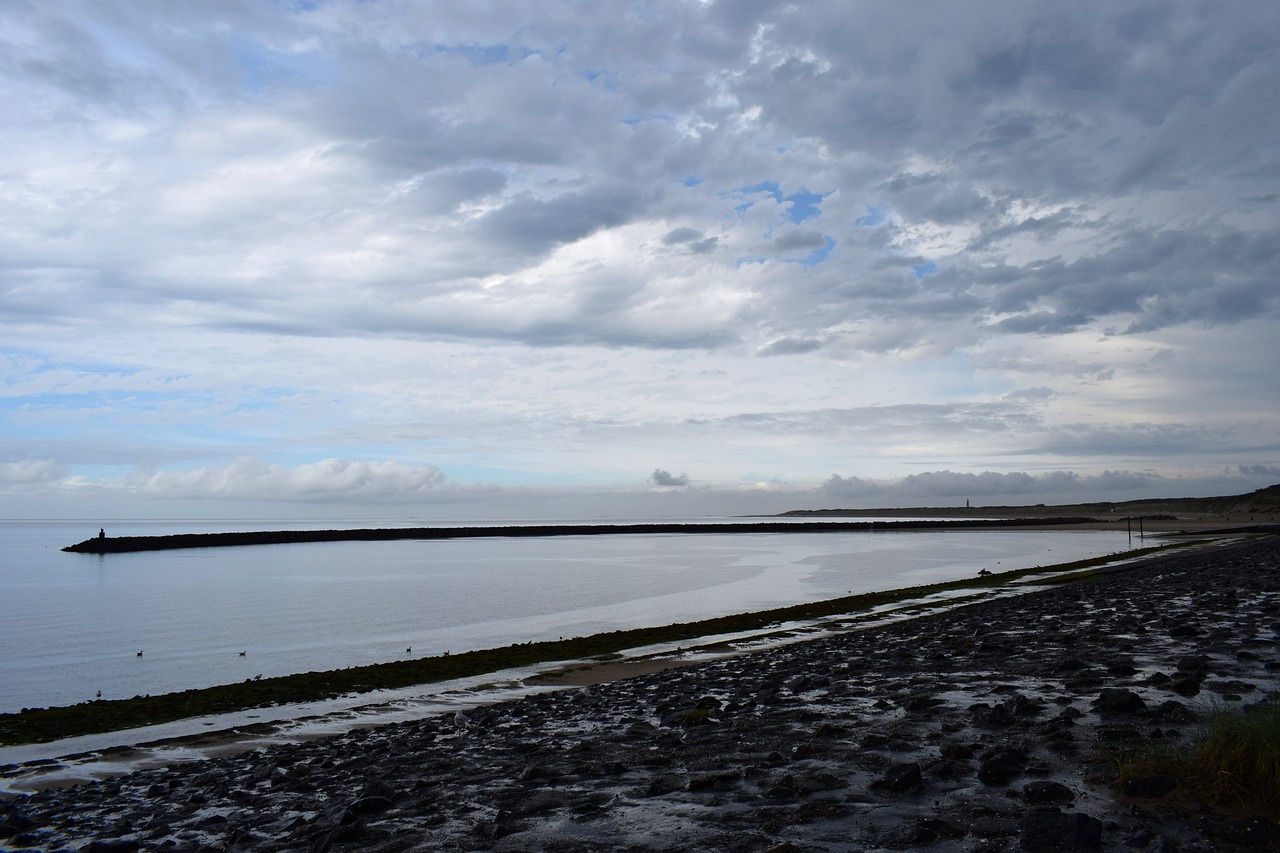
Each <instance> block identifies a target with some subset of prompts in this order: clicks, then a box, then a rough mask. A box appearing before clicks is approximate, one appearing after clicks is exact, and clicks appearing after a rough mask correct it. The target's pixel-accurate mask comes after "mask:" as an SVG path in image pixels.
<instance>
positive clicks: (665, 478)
mask: <svg viewBox="0 0 1280 853" xmlns="http://www.w3.org/2000/svg"><path fill="white" fill-rule="evenodd" d="M649 479H650V480H651V481H653V484H654V485H655V486H687V485H689V475H688V474H678V475H677V474H672V473H671V472H669V471H664V470H663V469H661V468H654V469H653V473H652V474H650V475H649Z"/></svg>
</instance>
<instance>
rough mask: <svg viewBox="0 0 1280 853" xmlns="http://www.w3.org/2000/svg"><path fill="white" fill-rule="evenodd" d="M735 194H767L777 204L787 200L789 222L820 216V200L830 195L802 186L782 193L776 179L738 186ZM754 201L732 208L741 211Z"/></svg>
mask: <svg viewBox="0 0 1280 853" xmlns="http://www.w3.org/2000/svg"><path fill="white" fill-rule="evenodd" d="M737 194H741V195H767V196H770V197H771V198H773V200H774V201H776V202H778V203H779V204H782V203H784V202H788V203H789V208H788V210H787V219H788V220H790V221H791V222H804V221H805V220H807V219H813V218H814V217H817V216H821V215H822V210H821V209H820V207H819V205H821V204H822V200H823V199H824V198H826V197H827V196H829V195H831V193H829V192H827V193H815V192H810V191H809V190H807V189H805V188H804V187H801V188H800V189H798V190H796V191H795V192H793V193H792V194H791V195H783V194H782V188H781V187H779V186H778V182H777V181H761V182H760V183H758V184H750V185H749V186H745V187H742V188H740V189H739V190H738V191H737ZM754 203H755V202H751V201H748V202H745V203H743V204H740V205H738V206H736V207H735V208H734V210H736V211H738V212H739V213H741V212H742V211H744V210H746V209H747V208H749V207H751V205H752V204H754Z"/></svg>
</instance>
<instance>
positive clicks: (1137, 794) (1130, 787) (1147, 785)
mask: <svg viewBox="0 0 1280 853" xmlns="http://www.w3.org/2000/svg"><path fill="white" fill-rule="evenodd" d="M1177 787H1178V780H1177V779H1175V778H1174V777H1173V776H1168V775H1160V776H1139V777H1137V778H1134V779H1129V780H1128V781H1126V782H1125V783H1124V795H1125V796H1126V797H1130V798H1132V799H1135V800H1151V799H1155V798H1157V797H1163V796H1164V795H1165V794H1168V793H1169V792H1171V791H1173V789H1174V788H1177Z"/></svg>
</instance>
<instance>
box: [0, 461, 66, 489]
mask: <svg viewBox="0 0 1280 853" xmlns="http://www.w3.org/2000/svg"><path fill="white" fill-rule="evenodd" d="M67 474H68V470H67V467H66V466H65V465H59V464H58V463H57V462H55V461H53V460H52V459H24V460H23V461H21V462H0V484H3V485H14V486H16V485H30V484H33V483H56V482H58V481H59V480H64V479H66V477H67Z"/></svg>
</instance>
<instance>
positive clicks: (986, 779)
mask: <svg viewBox="0 0 1280 853" xmlns="http://www.w3.org/2000/svg"><path fill="white" fill-rule="evenodd" d="M1026 766H1027V757H1026V755H1024V754H1023V753H1022V752H1021V751H1019V750H1016V749H998V750H996V751H994V752H991V753H988V754H987V755H986V756H984V757H983V759H982V765H981V766H980V767H979V768H978V780H979V781H980V782H982V784H984V785H992V786H996V785H1008V784H1009V783H1010V782H1012V781H1013V780H1014V779H1016V778H1018V777H1019V776H1021V775H1022V771H1023V770H1024V769H1026Z"/></svg>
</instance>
